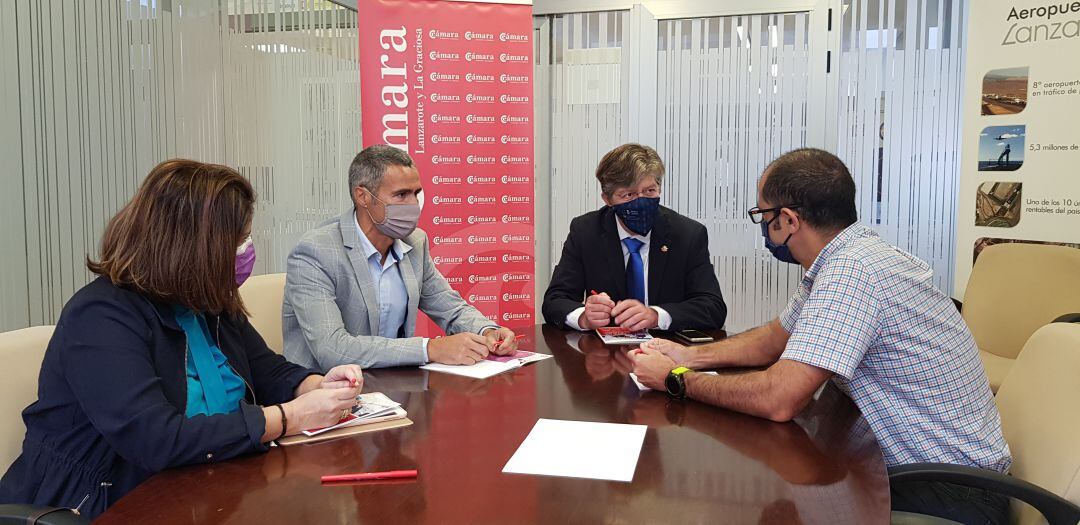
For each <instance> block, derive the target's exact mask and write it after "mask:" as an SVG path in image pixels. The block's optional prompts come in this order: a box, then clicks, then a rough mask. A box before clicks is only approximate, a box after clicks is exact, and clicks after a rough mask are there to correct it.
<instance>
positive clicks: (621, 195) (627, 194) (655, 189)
mask: <svg viewBox="0 0 1080 525" xmlns="http://www.w3.org/2000/svg"><path fill="white" fill-rule="evenodd" d="M659 196H660V186H652V187H650V188H645V189H644V190H642V191H620V192H616V193H615V195H614V197H615V199H616V200H620V201H632V200H634V199H636V198H638V197H648V198H650V199H655V198H656V197H659Z"/></svg>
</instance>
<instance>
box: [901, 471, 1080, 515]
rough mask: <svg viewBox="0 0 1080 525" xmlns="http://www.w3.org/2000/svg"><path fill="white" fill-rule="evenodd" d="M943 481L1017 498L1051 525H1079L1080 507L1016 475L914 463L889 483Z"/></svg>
mask: <svg viewBox="0 0 1080 525" xmlns="http://www.w3.org/2000/svg"><path fill="white" fill-rule="evenodd" d="M909 481H941V482H945V483H953V484H956V485H963V486H966V487H975V488H980V489H983V490H988V491H990V492H995V493H997V494H1001V495H1003V496H1008V497H1010V498H1015V499H1018V500H1020V501H1023V502H1024V503H1027V504H1028V505H1031V506H1032V507H1035V508H1036V509H1038V511H1039V512H1041V513H1042V515H1043V517H1045V518H1046V520H1047V522H1048V523H1049V524H1050V525H1076V524H1077V522H1078V521H1080V506H1077V505H1076V504H1074V503H1072V502H1070V501H1068V500H1066V499H1065V498H1062V497H1061V496H1058V495H1057V494H1054V493H1053V492H1050V491H1048V490H1046V489H1044V488H1041V487H1039V486H1037V485H1033V484H1031V483H1028V482H1026V481H1024V480H1022V479H1017V478H1014V477H1012V476H1008V475H1005V474H1002V473H1000V472H995V471H993V470H986V469H980V468H974V467H968V466H964V465H950V464H947V463H913V464H910V465H897V466H895V467H890V468H889V483H890V484H892V483H904V482H909Z"/></svg>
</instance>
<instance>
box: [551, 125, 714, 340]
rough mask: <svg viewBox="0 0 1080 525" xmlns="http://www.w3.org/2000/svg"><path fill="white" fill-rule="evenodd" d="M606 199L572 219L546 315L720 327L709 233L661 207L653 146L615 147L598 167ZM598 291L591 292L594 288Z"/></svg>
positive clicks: (636, 324)
mask: <svg viewBox="0 0 1080 525" xmlns="http://www.w3.org/2000/svg"><path fill="white" fill-rule="evenodd" d="M596 178H597V180H599V181H600V189H601V194H602V195H601V197H602V198H603V199H604V204H605V206H604V207H603V208H601V209H599V210H596V211H592V212H589V213H586V214H585V215H582V216H580V217H577V218H575V219H574V220H573V221H572V222H571V223H570V234H569V235H567V237H566V242H565V243H564V244H563V252H562V258H561V259H560V260H559V264H558V265H557V266H556V267H555V272H554V273H553V274H552V276H551V284H550V285H549V286H548V289H547V292H546V293H545V294H544V305H543V312H544V319H545V320H547V322H549V323H551V324H554V325H557V326H561V327H565V328H572V329H575V330H593V329H596V328H599V327H603V326H608V325H610V324H612V322H614V324H615V325H618V326H621V327H623V328H629V329H631V330H644V329H650V328H659V329H662V330H682V329H686V328H696V329H709V328H722V327H723V326H724V319H725V318H726V317H727V306H725V305H724V298H723V296H722V295H721V293H720V284H719V283H718V282H717V281H716V274H715V273H713V267H712V263H710V262H709V236H708V232H706V230H705V227H704V226H702V225H701V224H700V223H698V222H696V221H694V220H693V219H690V218H687V217H684V216H682V215H679V214H678V213H676V212H674V211H672V210H670V209H668V208H665V207H663V206H660V188H661V183H662V182H663V178H664V163H663V161H662V160H660V156H659V155H657V153H656V150H654V149H653V148H650V147H648V146H642V145H639V144H624V145H622V146H619V147H617V148H615V149H613V150H611V151H610V152H608V153H607V155H604V158H603V159H601V160H600V165H599V166H597V168H596ZM594 291H595V292H596V293H593V292H594Z"/></svg>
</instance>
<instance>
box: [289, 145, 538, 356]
mask: <svg viewBox="0 0 1080 525" xmlns="http://www.w3.org/2000/svg"><path fill="white" fill-rule="evenodd" d="M422 189H423V187H422V186H421V184H420V174H419V172H417V170H416V167H415V166H414V165H413V162H412V159H411V158H410V157H409V154H408V153H406V152H404V151H402V150H399V149H397V148H394V147H391V146H385V145H377V146H371V147H368V148H365V149H364V150H363V151H361V152H360V153H359V154H357V155H356V158H354V159H353V161H352V165H350V166H349V190H350V195H351V197H352V202H353V206H352V207H351V208H349V209H348V210H347V211H346V212H345V213H343V214H342V215H341V216H340V217H337V218H334V219H331V220H329V221H327V222H325V223H323V224H322V225H320V226H319V227H317V228H315V229H313V230H311V231H309V232H307V233H305V234H304V236H303V237H301V238H300V242H299V244H297V245H296V248H294V249H293V251H292V253H290V254H289V260H288V273H287V276H286V281H285V303H284V307H283V309H282V322H283V330H284V337H285V357H286V358H288V359H289V360H290V361H292V362H294V363H297V364H300V365H303V366H307V367H309V368H317V369H320V370H328V369H330V368H332V367H334V366H337V365H340V364H346V363H352V364H358V365H360V366H362V367H365V368H369V367H375V368H378V367H387V366H401V365H421V364H425V363H428V362H438V363H446V364H455V365H456V364H473V363H476V362H477V361H479V360H481V359H484V358H485V357H486V356H487V355H488V354H489V353H495V354H508V353H511V352H513V351H514V350H516V349H517V343H516V342H515V337H514V332H513V331H511V330H510V329H508V328H504V327H500V326H498V325H497V324H495V323H493V322H491V321H490V320H488V319H487V318H485V317H484V316H483V315H481V314H480V312H479V311H477V310H476V308H473V307H472V306H470V305H469V304H468V303H466V302H465V301H464V300H463V299H462V298H461V295H460V294H458V293H457V292H456V291H454V290H453V289H452V288H450V284H449V283H447V282H446V279H445V278H444V277H443V276H442V274H441V273H439V270H437V269H436V268H435V263H434V262H433V261H432V260H431V255H430V253H429V251H428V242H427V234H426V233H424V231H423V230H420V229H417V228H416V223H417V221H418V220H419V218H420V205H419V200H418V196H419V194H420V191H421V190H422ZM417 311H423V312H424V313H425V314H427V316H428V317H430V318H431V320H432V321H434V322H435V323H436V324H437V325H439V327H441V328H442V329H443V330H444V331H445V332H446V333H447V334H451V335H448V336H446V337H440V338H435V339H428V338H423V337H414V334H415V332H416V312H417Z"/></svg>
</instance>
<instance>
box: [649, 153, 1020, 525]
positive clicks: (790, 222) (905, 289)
mask: <svg viewBox="0 0 1080 525" xmlns="http://www.w3.org/2000/svg"><path fill="white" fill-rule="evenodd" d="M748 213H749V214H750V217H751V219H752V220H753V221H754V222H755V223H758V224H761V225H762V234H763V236H764V237H765V245H766V247H767V248H769V250H770V251H771V252H772V253H773V255H775V256H776V257H777V258H778V259H780V260H783V261H786V262H791V263H797V264H801V265H802V266H803V268H805V270H806V273H805V275H804V276H803V278H802V282H801V283H800V286H799V289H798V290H797V291H796V292H795V295H794V296H793V297H792V298H791V300H790V302H789V303H788V306H787V308H786V309H785V310H784V312H783V313H782V314H781V315H780V318H779V319H776V320H774V321H772V322H770V323H768V324H767V325H765V326H762V327H759V328H756V329H753V330H750V331H748V332H745V333H742V334H739V335H737V336H734V337H730V338H728V339H725V340H723V341H719V342H717V343H714V344H711V345H706V346H696V347H692V348H687V347H685V346H681V345H678V344H676V343H673V342H670V341H662V340H653V341H652V342H650V343H648V344H645V345H642V347H641V349H640V350H637V351H635V352H634V353H633V357H634V359H635V370H634V371H635V373H636V374H637V376H638V379H639V380H640V381H641V382H642V383H644V384H645V385H646V386H649V387H652V388H654V389H662V390H667V391H668V392H669V393H672V394H675V395H676V396H677V397H690V398H693V399H697V400H699V401H703V402H706V403H710V404H713V405H717V406H721V407H724V408H728V409H731V410H737V411H740V412H745V413H749V414H753V415H756V416H760V417H765V418H768V419H772V420H774V421H789V420H791V419H792V418H794V417H795V416H796V415H797V414H798V413H799V412H800V411H802V409H803V408H804V407H805V406H806V405H807V404H808V403H809V402H810V399H811V397H812V396H813V395H814V393H815V392H816V391H817V390H818V388H819V387H821V386H822V384H824V383H825V382H826V381H828V380H830V379H831V380H832V381H833V383H835V384H836V385H837V386H838V387H839V388H840V390H842V391H843V392H844V393H846V394H847V395H848V396H850V397H851V399H852V400H853V401H854V402H855V404H856V405H858V407H859V409H860V410H861V411H862V413H863V416H864V417H865V418H866V420H867V422H868V423H869V424H870V428H871V429H872V430H873V432H874V434H875V435H876V436H877V438H878V442H879V443H880V445H881V449H882V452H883V453H884V455H885V463H886V464H887V465H889V466H893V465H899V464H907V463H922V462H934V463H953V464H958V465H967V466H972V467H978V468H984V469H991V470H996V471H1000V472H1006V471H1007V470H1008V469H1009V465H1010V464H1011V462H1012V458H1011V456H1010V453H1009V447H1008V445H1007V444H1006V443H1005V439H1004V438H1003V437H1002V434H1001V420H1000V415H999V414H998V411H997V407H996V405H995V404H994V399H993V395H992V394H991V392H990V385H989V382H988V381H987V379H986V375H985V373H984V371H983V367H982V361H981V360H980V358H979V353H978V349H977V347H976V346H975V341H974V339H973V338H972V336H971V333H970V331H969V330H968V328H967V326H966V325H965V324H964V321H963V319H962V318H961V317H960V314H959V312H957V310H956V308H955V307H954V306H953V304H952V301H951V300H950V299H949V298H948V297H947V296H946V295H945V294H943V293H942V292H941V291H939V290H938V289H937V288H935V287H934V286H933V283H932V280H931V277H932V271H931V269H930V267H929V265H927V264H926V263H925V262H923V261H921V260H919V259H917V258H915V257H914V256H912V255H910V254H907V253H905V252H903V251H901V250H899V249H897V248H896V247H893V246H890V245H889V244H887V243H885V242H884V241H883V240H882V239H881V238H880V237H878V235H877V234H876V233H874V231H873V230H871V229H870V228H867V227H866V226H863V225H861V224H859V223H858V222H856V221H857V213H856V210H855V182H854V180H853V179H852V177H851V174H850V173H849V172H848V170H847V167H846V166H844V164H843V162H842V161H840V159H838V158H837V157H836V156H834V155H832V154H831V153H828V152H825V151H821V150H815V149H801V150H796V151H792V152H790V153H787V154H785V155H783V156H781V157H779V158H778V159H776V160H775V161H773V162H772V163H771V164H770V165H769V167H768V168H766V170H765V173H764V174H763V175H762V177H761V180H760V181H759V182H758V206H757V207H755V208H752V209H751V210H749V212H748ZM680 366H683V367H686V368H690V369H692V370H695V369H706V368H725V367H767V368H766V369H764V370H762V371H760V372H751V373H746V374H738V375H721V376H714V375H706V374H699V373H695V372H693V371H690V372H685V373H682V374H679V373H678V372H679V371H680V370H679V369H678V367H680ZM673 371H674V373H673ZM678 375H681V380H676V376H678ZM669 376H671V378H670V379H669ZM892 493H893V494H892V497H893V508H894V509H896V510H908V511H914V512H921V513H926V514H937V515H941V516H943V517H946V518H950V519H953V520H956V521H961V522H963V523H996V522H999V521H1001V520H1004V519H1005V516H1006V515H1007V512H1006V511H1007V500H1006V499H1005V498H1003V497H1000V496H996V495H993V494H990V493H988V492H984V491H980V490H975V489H967V488H960V487H956V486H953V485H948V484H943V483H926V484H914V483H906V484H903V485H897V486H894V487H893V488H892ZM945 509H948V511H947V513H945V514H943V513H942V512H941V511H942V510H945Z"/></svg>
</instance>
